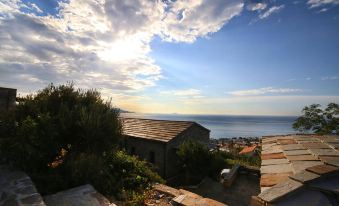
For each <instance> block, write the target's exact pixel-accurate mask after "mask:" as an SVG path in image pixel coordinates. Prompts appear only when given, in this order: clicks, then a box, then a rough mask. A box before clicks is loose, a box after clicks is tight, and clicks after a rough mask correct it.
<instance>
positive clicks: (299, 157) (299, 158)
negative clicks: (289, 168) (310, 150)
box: [286, 155, 318, 161]
mask: <svg viewBox="0 0 339 206" xmlns="http://www.w3.org/2000/svg"><path fill="white" fill-rule="evenodd" d="M286 158H287V159H288V160H290V161H312V160H313V161H316V160H318V158H316V157H315V156H313V155H291V156H289V155H286Z"/></svg>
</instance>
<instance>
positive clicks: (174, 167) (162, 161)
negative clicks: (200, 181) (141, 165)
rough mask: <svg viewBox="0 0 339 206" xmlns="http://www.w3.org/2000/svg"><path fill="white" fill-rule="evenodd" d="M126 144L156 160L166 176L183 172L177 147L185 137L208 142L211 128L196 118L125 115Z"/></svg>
mask: <svg viewBox="0 0 339 206" xmlns="http://www.w3.org/2000/svg"><path fill="white" fill-rule="evenodd" d="M122 122H123V134H124V137H125V138H124V143H123V144H124V147H125V149H126V151H127V152H128V153H129V154H131V155H136V156H138V157H139V158H141V159H146V160H148V161H149V162H150V163H152V164H153V165H154V166H155V167H156V169H157V172H158V173H159V174H160V175H161V176H162V177H163V178H170V177H174V176H175V175H177V174H178V173H179V169H178V159H177V155H176V151H177V149H178V148H179V146H180V145H181V144H182V143H183V142H184V141H185V140H194V141H197V142H200V143H203V144H206V145H208V143H209V135H210V130H208V129H206V128H205V127H203V126H201V125H200V124H198V123H196V122H189V121H169V120H154V119H137V118H122Z"/></svg>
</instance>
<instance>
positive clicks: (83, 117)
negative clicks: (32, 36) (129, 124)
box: [0, 83, 160, 195]
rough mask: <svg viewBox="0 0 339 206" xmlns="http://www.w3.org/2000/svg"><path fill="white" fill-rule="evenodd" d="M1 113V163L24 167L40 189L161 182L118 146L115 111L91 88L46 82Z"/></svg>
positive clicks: (104, 189)
mask: <svg viewBox="0 0 339 206" xmlns="http://www.w3.org/2000/svg"><path fill="white" fill-rule="evenodd" d="M18 100H19V101H18V102H19V103H18V105H17V106H16V107H15V108H14V109H13V110H11V111H9V112H7V113H5V114H1V117H0V164H6V165H9V166H12V167H14V168H16V169H20V170H23V171H25V172H27V173H28V174H29V175H30V176H31V178H32V179H33V181H34V182H35V183H36V185H37V187H38V189H39V191H40V192H41V193H54V192H57V191H60V190H62V189H66V188H70V187H74V186H78V185H81V184H86V183H90V184H93V185H94V186H95V187H96V189H98V190H99V191H100V192H101V193H103V194H105V195H114V194H117V193H124V191H133V192H142V190H143V189H144V188H145V186H147V185H148V184H149V183H151V182H153V181H160V180H159V179H160V177H159V176H157V174H156V173H154V172H153V171H152V170H151V169H150V168H149V167H148V165H147V164H146V163H145V162H143V161H140V160H137V159H135V158H132V157H129V156H128V155H126V154H124V153H121V152H119V151H118V143H119V141H120V139H121V138H122V125H121V122H120V119H119V110H118V109H116V108H113V107H112V106H111V102H110V101H107V102H105V101H104V100H102V98H101V96H100V93H98V92H97V91H95V90H81V89H75V88H74V86H73V84H71V83H70V84H66V85H61V86H54V85H52V84H51V85H49V86H48V87H46V88H45V89H43V90H41V91H38V92H37V93H36V94H35V95H28V96H26V97H23V98H20V99H18Z"/></svg>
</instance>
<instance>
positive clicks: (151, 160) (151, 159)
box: [149, 151, 155, 164]
mask: <svg viewBox="0 0 339 206" xmlns="http://www.w3.org/2000/svg"><path fill="white" fill-rule="evenodd" d="M149 162H150V163H152V164H154V163H155V153H154V152H153V151H150V153H149Z"/></svg>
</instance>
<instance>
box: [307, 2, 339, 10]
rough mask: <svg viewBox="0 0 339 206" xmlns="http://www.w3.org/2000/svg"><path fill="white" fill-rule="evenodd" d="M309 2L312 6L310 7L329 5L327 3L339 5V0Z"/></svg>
mask: <svg viewBox="0 0 339 206" xmlns="http://www.w3.org/2000/svg"><path fill="white" fill-rule="evenodd" d="M307 4H308V5H309V6H310V8H316V7H321V6H327V5H331V4H332V5H337V4H339V0H308V1H307Z"/></svg>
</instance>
